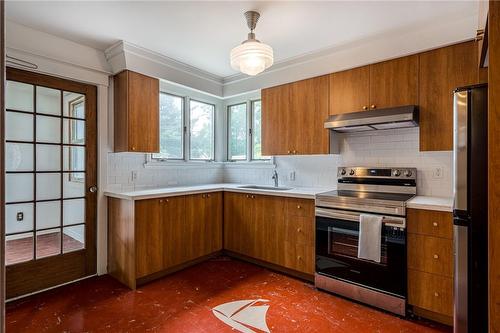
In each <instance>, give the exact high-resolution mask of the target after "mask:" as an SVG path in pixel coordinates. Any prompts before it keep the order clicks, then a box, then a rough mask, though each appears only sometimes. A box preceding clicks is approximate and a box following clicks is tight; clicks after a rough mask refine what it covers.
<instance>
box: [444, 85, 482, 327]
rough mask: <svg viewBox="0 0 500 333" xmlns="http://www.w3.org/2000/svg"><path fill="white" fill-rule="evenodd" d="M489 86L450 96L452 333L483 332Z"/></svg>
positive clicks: (458, 92) (459, 90) (468, 89)
mask: <svg viewBox="0 0 500 333" xmlns="http://www.w3.org/2000/svg"><path fill="white" fill-rule="evenodd" d="M487 98H488V86H487V85H485V84H484V85H475V86H470V87H463V88H458V89H456V90H455V93H454V110H453V113H454V117H453V121H454V138H453V164H454V168H453V178H454V180H453V181H454V196H455V201H454V207H453V224H454V226H453V228H454V230H453V231H454V260H455V274H454V279H455V284H454V332H455V333H465V332H471V333H472V332H474V333H475V332H478V333H481V332H487V331H488V164H487V162H488V118H487V108H488V102H487Z"/></svg>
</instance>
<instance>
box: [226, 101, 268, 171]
mask: <svg viewBox="0 0 500 333" xmlns="http://www.w3.org/2000/svg"><path fill="white" fill-rule="evenodd" d="M259 101H260V102H262V99H261V98H254V99H248V100H246V101H243V102H239V103H232V104H230V105H227V107H226V115H227V122H226V147H227V149H226V160H227V162H232V163H244V162H247V163H259V162H261V163H267V162H269V161H270V160H271V158H255V156H254V151H253V148H254V137H255V136H254V121H253V116H254V112H255V110H254V104H255V102H259ZM241 104H246V113H247V131H246V132H247V154H246V156H247V157H246V159H244V160H243V159H242V160H234V159H231V151H230V149H231V148H230V147H231V138H230V137H231V116H230V112H229V110H230V108H231V107H232V106H235V105H241ZM261 107H262V104H261Z"/></svg>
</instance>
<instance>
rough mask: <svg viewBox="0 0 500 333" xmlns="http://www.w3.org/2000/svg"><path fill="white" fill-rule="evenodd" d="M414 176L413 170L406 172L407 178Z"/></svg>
mask: <svg viewBox="0 0 500 333" xmlns="http://www.w3.org/2000/svg"><path fill="white" fill-rule="evenodd" d="M412 175H413V172H411V170H406V171H405V176H406V177H411V176H412Z"/></svg>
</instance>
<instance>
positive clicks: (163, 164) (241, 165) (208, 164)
mask: <svg viewBox="0 0 500 333" xmlns="http://www.w3.org/2000/svg"><path fill="white" fill-rule="evenodd" d="M179 167H183V168H200V167H203V168H208V169H217V168H229V169H248V168H252V169H253V168H257V169H268V168H269V169H272V168H275V164H274V163H272V160H269V161H251V162H248V161H241V162H227V161H225V162H216V161H181V160H178V161H175V160H166V161H157V160H153V159H151V158H148V160H147V161H146V163H144V168H158V169H163V168H179Z"/></svg>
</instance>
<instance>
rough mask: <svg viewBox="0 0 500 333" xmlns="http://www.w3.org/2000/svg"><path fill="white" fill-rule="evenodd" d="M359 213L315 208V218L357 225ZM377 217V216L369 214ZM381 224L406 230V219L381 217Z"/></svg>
mask: <svg viewBox="0 0 500 333" xmlns="http://www.w3.org/2000/svg"><path fill="white" fill-rule="evenodd" d="M360 215H361V214H360V213H354V212H349V211H345V210H333V209H327V208H320V207H316V216H320V217H326V218H331V219H339V220H345V221H352V222H358V223H359V216H360ZM371 215H378V214H371ZM382 222H383V223H384V224H385V225H386V226H391V227H398V228H406V219H405V218H404V217H395V216H385V215H384V216H382Z"/></svg>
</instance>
